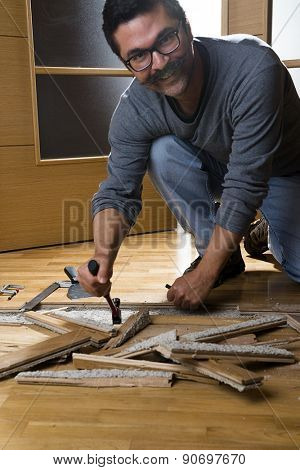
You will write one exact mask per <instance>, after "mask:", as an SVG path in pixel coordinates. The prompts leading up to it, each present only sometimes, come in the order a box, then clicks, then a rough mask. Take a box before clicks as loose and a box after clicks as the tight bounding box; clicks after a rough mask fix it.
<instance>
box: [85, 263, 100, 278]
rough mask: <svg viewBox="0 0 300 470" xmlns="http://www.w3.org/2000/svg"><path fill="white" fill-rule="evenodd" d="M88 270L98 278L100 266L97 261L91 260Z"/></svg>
mask: <svg viewBox="0 0 300 470" xmlns="http://www.w3.org/2000/svg"><path fill="white" fill-rule="evenodd" d="M88 268H89V271H90V273H91V274H92V275H93V276H97V274H98V271H99V268H100V266H99V263H98V262H97V261H96V260H95V259H91V261H89V263H88Z"/></svg>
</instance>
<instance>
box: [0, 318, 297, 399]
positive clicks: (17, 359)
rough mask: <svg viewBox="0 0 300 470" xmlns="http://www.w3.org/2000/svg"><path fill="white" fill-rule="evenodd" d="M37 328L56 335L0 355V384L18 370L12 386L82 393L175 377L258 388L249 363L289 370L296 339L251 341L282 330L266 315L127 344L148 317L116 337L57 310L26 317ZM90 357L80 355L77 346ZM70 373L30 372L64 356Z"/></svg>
mask: <svg viewBox="0 0 300 470" xmlns="http://www.w3.org/2000/svg"><path fill="white" fill-rule="evenodd" d="M26 317H27V318H30V319H31V321H33V322H34V323H35V324H37V325H39V326H42V327H45V328H48V329H51V330H53V331H55V332H56V333H59V336H56V337H54V338H50V339H47V340H45V341H42V342H41V343H38V344H35V345H33V346H28V347H26V348H23V349H21V350H19V351H17V352H13V353H10V354H6V355H5V356H2V357H0V378H1V377H7V376H10V375H11V374H14V373H16V372H20V373H19V374H18V375H17V377H16V380H17V382H18V383H24V384H25V383H30V384H35V383H38V384H48V385H51V384H54V385H73V386H85V387H86V386H87V387H113V386H124V387H133V386H145V387H170V386H171V385H172V384H173V383H174V381H175V380H176V379H179V380H190V381H195V382H200V383H205V384H215V383H224V384H227V385H229V386H231V387H232V388H234V389H236V390H239V391H246V390H249V389H253V388H257V387H259V386H261V385H262V384H263V380H264V377H263V375H261V374H257V373H253V372H251V371H250V370H248V369H247V366H248V364H249V363H250V364H253V363H254V362H265V363H280V364H291V363H295V361H296V360H295V357H294V354H293V353H292V352H291V351H288V350H287V349H283V346H288V344H289V343H291V342H294V341H299V339H300V335H297V336H296V337H292V338H288V339H284V340H279V341H276V340H275V342H274V340H273V341H270V342H263V343H259V342H255V340H256V337H255V333H258V332H261V331H267V330H271V329H274V328H279V327H282V326H285V325H286V324H287V320H286V317H284V316H278V315H269V316H262V317H256V318H254V319H250V320H247V321H242V322H240V323H234V324H230V325H227V326H222V327H214V328H209V329H205V330H201V331H196V332H193V333H189V334H184V335H181V336H179V337H178V334H177V330H176V329H171V330H170V331H167V332H166V333H163V334H160V335H158V336H154V337H150V338H147V339H146V340H143V341H136V342H135V343H134V344H132V341H131V343H130V344H128V345H127V341H128V340H129V339H132V338H134V337H135V335H136V334H137V333H138V332H140V331H141V330H142V329H144V328H146V327H147V326H148V325H149V324H150V323H151V319H152V315H149V312H148V311H147V310H141V311H139V312H138V313H135V314H133V315H131V316H130V317H129V318H128V319H127V320H126V322H125V323H124V324H123V325H121V326H120V327H119V328H118V330H117V331H110V332H107V331H103V330H102V329H101V327H100V326H97V325H94V324H84V323H83V322H81V321H78V320H73V319H68V320H65V319H63V318H62V317H61V316H60V314H59V312H47V313H38V312H27V313H26ZM83 347H84V348H86V347H89V348H92V350H93V351H92V352H90V351H88V352H89V353H86V352H83V353H82V352H81V353H80V352H78V351H82V348H83ZM71 354H72V357H73V367H74V368H75V370H74V369H69V370H58V371H55V370H43V371H36V370H35V371H30V372H27V371H28V370H30V369H32V368H34V367H36V366H37V365H40V364H45V363H48V362H49V360H51V359H57V358H60V357H64V356H66V355H71Z"/></svg>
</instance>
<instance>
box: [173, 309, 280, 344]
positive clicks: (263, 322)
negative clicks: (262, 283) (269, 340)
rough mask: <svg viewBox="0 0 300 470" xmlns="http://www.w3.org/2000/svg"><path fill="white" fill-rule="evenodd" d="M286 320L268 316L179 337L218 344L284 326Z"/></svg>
mask: <svg viewBox="0 0 300 470" xmlns="http://www.w3.org/2000/svg"><path fill="white" fill-rule="evenodd" d="M286 323H287V321H286V318H284V317H282V316H279V315H269V316H267V317H260V318H256V319H254V320H248V321H245V322H241V323H235V324H233V325H228V326H222V327H216V328H209V329H208V330H204V331H196V332H194V333H189V334H186V335H183V336H181V338H180V340H181V341H201V343H203V342H206V341H207V342H209V343H210V342H214V343H216V342H218V341H222V340H224V339H227V338H233V337H235V336H240V335H245V334H248V333H256V332H258V331H263V330H268V329H271V328H277V327H278V326H283V325H286Z"/></svg>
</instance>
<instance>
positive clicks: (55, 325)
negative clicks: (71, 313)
mask: <svg viewBox="0 0 300 470" xmlns="http://www.w3.org/2000/svg"><path fill="white" fill-rule="evenodd" d="M25 317H26V318H29V319H30V320H32V321H33V322H34V324H35V325H38V326H41V327H43V328H48V329H49V330H51V331H54V332H55V333H60V334H63V333H69V332H70V331H73V330H74V324H72V323H69V322H67V321H65V320H60V319H58V318H53V317H51V316H48V315H46V314H45V313H43V314H41V313H37V312H26V313H25Z"/></svg>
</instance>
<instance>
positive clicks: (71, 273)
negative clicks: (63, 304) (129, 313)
mask: <svg viewBox="0 0 300 470" xmlns="http://www.w3.org/2000/svg"><path fill="white" fill-rule="evenodd" d="M99 267H100V266H99V263H98V262H97V261H96V260H94V259H92V260H90V261H89V263H88V269H89V271H90V273H91V274H92V275H93V276H97V274H98V271H99ZM64 271H65V273H66V275H67V276H68V278H69V279H70V280H71V286H70V288H69V290H68V294H67V297H68V298H69V299H71V300H74V299H83V298H87V297H94V295H93V294H90V293H89V292H87V291H86V290H84V289H83V287H81V286H80V284H79V282H78V280H77V272H76V269H75V268H74V267H73V266H66V267H65V269H64ZM103 297H104V298H105V299H106V301H107V303H108V305H109V306H110V309H111V313H112V322H113V324H114V325H119V324H120V323H122V318H121V309H120V299H118V298H115V299H112V298H111V297H110V295H109V294H107V295H104V296H103Z"/></svg>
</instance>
